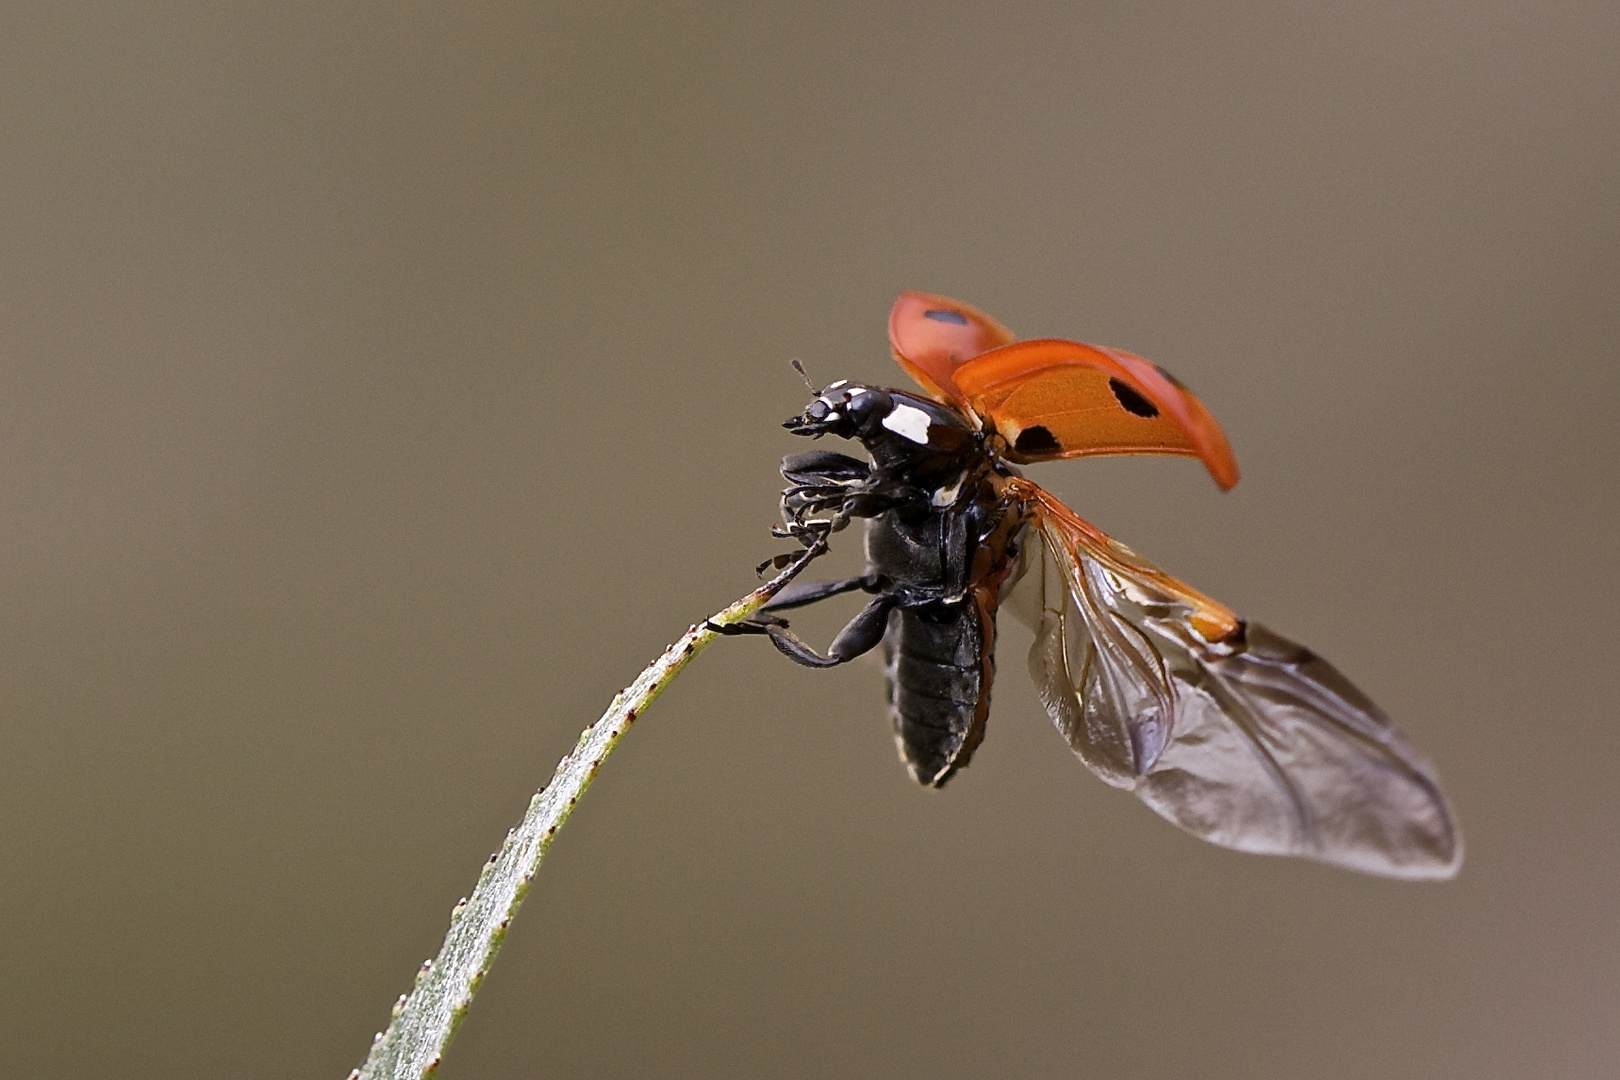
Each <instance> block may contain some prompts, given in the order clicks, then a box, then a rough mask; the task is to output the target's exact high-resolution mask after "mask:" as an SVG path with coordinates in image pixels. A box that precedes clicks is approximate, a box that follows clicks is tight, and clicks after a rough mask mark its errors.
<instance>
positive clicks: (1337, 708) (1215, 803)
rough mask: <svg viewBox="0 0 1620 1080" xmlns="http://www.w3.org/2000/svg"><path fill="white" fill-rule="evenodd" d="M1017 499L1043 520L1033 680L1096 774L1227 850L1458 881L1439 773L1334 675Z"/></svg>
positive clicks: (1036, 522) (1028, 590) (1455, 843)
mask: <svg viewBox="0 0 1620 1080" xmlns="http://www.w3.org/2000/svg"><path fill="white" fill-rule="evenodd" d="M1014 483H1015V484H1017V485H1018V486H1019V488H1020V489H1021V493H1022V494H1025V495H1026V496H1028V497H1029V498H1030V505H1031V508H1032V511H1033V521H1032V525H1031V528H1030V531H1029V534H1028V535H1029V537H1030V538H1031V543H1029V544H1028V546H1027V556H1026V559H1027V571H1026V578H1027V580H1026V581H1025V583H1024V584H1023V585H1021V586H1020V589H1019V593H1022V594H1025V595H1022V596H1019V595H1018V594H1015V597H1016V598H1017V600H1018V601H1021V602H1022V603H1021V605H1019V606H1021V607H1022V609H1023V611H1025V612H1030V613H1032V615H1033V621H1034V623H1035V630H1036V636H1035V645H1034V648H1033V649H1032V650H1031V652H1030V670H1031V672H1032V673H1033V675H1034V676H1035V680H1036V683H1037V685H1038V686H1039V687H1040V692H1041V698H1042V701H1043V702H1044V704H1045V705H1046V709H1047V711H1048V712H1049V713H1050V714H1051V717H1052V719H1053V721H1054V722H1055V723H1056V724H1057V726H1058V729H1059V730H1060V731H1062V732H1063V735H1064V737H1065V738H1066V739H1068V741H1069V745H1070V746H1071V747H1072V748H1073V749H1074V752H1075V753H1076V754H1077V755H1079V757H1080V759H1081V760H1082V761H1084V762H1085V763H1086V765H1087V766H1089V767H1090V768H1091V770H1092V771H1093V772H1095V773H1097V775H1099V776H1101V777H1102V778H1103V779H1104V780H1106V781H1108V782H1109V783H1110V784H1113V785H1114V786H1116V787H1121V788H1125V789H1127V790H1129V791H1132V792H1135V794H1136V795H1137V796H1138V797H1139V798H1141V800H1142V801H1143V802H1145V803H1147V804H1148V805H1149V806H1151V807H1152V808H1153V809H1154V810H1155V811H1157V812H1158V813H1159V814H1160V815H1162V816H1163V817H1165V818H1168V819H1169V820H1170V821H1172V822H1174V823H1175V824H1177V825H1179V826H1181V827H1182V828H1183V829H1186V830H1187V831H1188V832H1190V833H1192V834H1194V835H1195V836H1200V837H1202V838H1204V839H1205V840H1208V841H1210V842H1211V843H1215V844H1220V845H1221V846H1223V847H1229V848H1235V849H1237V850H1239V851H1250V852H1257V853H1261V854H1268V855H1298V856H1303V857H1305V858H1310V859H1317V860H1320V861H1322V862H1327V863H1334V864H1336V865H1339V866H1345V867H1349V868H1351V869H1354V870H1360V871H1363V872H1365V873H1370V874H1380V875H1385V876H1388V877H1397V878H1449V877H1451V876H1453V875H1454V874H1455V873H1456V871H1457V867H1458V865H1459V863H1460V862H1461V858H1462V842H1461V838H1460V836H1459V834H1458V831H1457V827H1456V825H1455V823H1454V820H1453V817H1452V814H1451V812H1450V810H1449V808H1448V807H1447V805H1446V800H1445V796H1444V795H1442V794H1441V791H1440V785H1439V781H1438V780H1437V778H1436V777H1435V774H1434V770H1433V769H1432V768H1431V767H1430V766H1429V764H1428V762H1426V761H1425V760H1424V759H1423V757H1422V756H1421V755H1420V754H1419V753H1418V752H1417V751H1416V750H1415V749H1413V747H1412V745H1411V744H1410V743H1408V742H1407V741H1406V739H1405V738H1404V737H1403V736H1402V735H1401V733H1400V732H1398V731H1396V730H1395V729H1394V728H1393V727H1391V726H1390V723H1389V721H1388V719H1386V718H1385V716H1384V714H1383V713H1382V712H1381V711H1379V709H1378V707H1377V706H1376V705H1374V704H1373V703H1372V702H1371V701H1369V700H1368V699H1367V698H1366V696H1365V695H1363V694H1362V693H1361V692H1360V691H1359V690H1357V689H1356V688H1355V687H1354V686H1353V685H1351V683H1350V682H1349V680H1347V679H1346V678H1345V677H1344V676H1343V675H1341V674H1340V673H1339V672H1338V671H1337V670H1336V669H1335V668H1334V667H1333V666H1332V665H1331V664H1329V663H1328V662H1327V661H1325V660H1323V659H1322V658H1321V657H1319V656H1317V655H1316V654H1315V653H1313V652H1311V651H1310V650H1309V649H1306V648H1304V647H1302V646H1300V645H1296V644H1294V643H1293V642H1291V641H1288V640H1287V639H1285V638H1282V637H1279V636H1278V635H1276V634H1274V633H1272V632H1271V631H1269V630H1267V629H1265V628H1264V627H1262V626H1259V625H1258V624H1256V623H1253V622H1249V623H1245V622H1243V621H1241V620H1239V619H1238V618H1237V617H1236V616H1235V615H1233V613H1232V612H1231V611H1230V610H1229V609H1227V608H1225V607H1223V606H1222V605H1220V604H1218V603H1216V602H1215V601H1213V600H1210V599H1209V598H1207V597H1204V596H1202V595H1201V594H1199V593H1197V592H1196V591H1195V590H1193V589H1191V588H1189V587H1188V586H1186V585H1183V584H1182V583H1181V582H1179V581H1176V580H1175V579H1174V578H1172V577H1170V576H1169V575H1167V574H1165V573H1164V572H1163V571H1160V570H1159V569H1157V568H1156V567H1154V566H1153V565H1152V564H1150V563H1148V562H1147V561H1146V560H1144V559H1142V558H1140V557H1139V556H1137V555H1136V554H1135V553H1133V552H1131V551H1130V550H1129V549H1128V548H1126V547H1124V545H1122V544H1119V543H1117V542H1116V541H1114V540H1112V539H1110V538H1109V537H1107V536H1106V535H1104V534H1103V533H1102V532H1100V531H1099V530H1097V529H1096V528H1094V527H1093V526H1091V525H1089V524H1088V523H1086V522H1085V521H1083V520H1081V519H1080V518H1078V517H1077V516H1075V515H1074V513H1073V512H1071V511H1070V510H1068V509H1067V508H1066V507H1064V506H1063V505H1062V503H1060V502H1058V501H1057V500H1056V499H1054V498H1053V497H1052V496H1051V495H1049V494H1047V493H1046V492H1045V491H1042V490H1041V489H1040V488H1039V487H1037V486H1036V485H1034V484H1032V483H1030V482H1029V481H1024V480H1018V481H1015V482H1014ZM1036 538H1038V540H1039V543H1035V542H1034V541H1035V539H1036ZM1037 560H1038V561H1037Z"/></svg>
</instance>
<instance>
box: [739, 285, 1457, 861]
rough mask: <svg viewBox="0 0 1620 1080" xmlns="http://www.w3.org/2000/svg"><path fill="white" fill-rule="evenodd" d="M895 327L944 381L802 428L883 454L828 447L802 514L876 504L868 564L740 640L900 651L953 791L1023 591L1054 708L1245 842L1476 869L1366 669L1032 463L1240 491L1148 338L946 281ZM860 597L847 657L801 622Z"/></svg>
mask: <svg viewBox="0 0 1620 1080" xmlns="http://www.w3.org/2000/svg"><path fill="white" fill-rule="evenodd" d="M889 341H890V344H891V346H892V348H893V353H894V358H895V359H896V360H897V361H898V362H899V364H900V366H901V367H902V368H904V369H905V370H906V372H907V373H908V374H909V375H910V376H911V377H912V378H913V379H914V380H915V381H916V382H917V383H918V385H919V386H920V387H921V388H922V390H923V391H925V393H924V394H917V393H913V392H909V391H905V390H898V389H893V388H888V387H879V386H868V385H864V384H858V383H849V382H835V383H833V384H831V385H830V386H827V387H826V388H825V389H823V390H820V391H816V390H815V389H814V387H813V386H812V388H811V389H812V393H814V394H815V398H814V400H813V401H811V403H810V404H809V406H808V407H807V408H805V410H804V411H803V412H802V413H800V414H799V415H797V416H795V417H793V418H791V419H789V420H788V421H787V422H786V423H785V425H784V426H785V427H786V428H787V429H788V430H789V431H790V432H792V433H793V434H795V435H801V436H806V437H809V438H820V437H822V436H825V435H832V436H836V437H839V438H843V439H850V440H854V441H855V442H858V443H860V444H861V445H862V446H863V447H864V448H865V450H866V452H867V455H868V458H869V460H865V461H863V460H860V459H858V458H855V457H851V456H849V455H846V454H841V453H836V452H833V451H827V450H814V451H810V452H808V453H800V454H793V455H790V456H789V457H787V458H786V459H784V461H783V463H782V475H783V476H784V477H785V478H786V479H787V481H788V484H789V486H788V487H787V489H786V490H785V491H784V492H783V494H782V502H781V509H782V517H783V523H784V526H783V528H781V529H779V530H777V532H778V535H783V536H794V537H797V538H798V539H799V540H800V541H801V542H802V543H804V544H805V546H807V547H809V546H811V545H812V544H815V543H820V544H821V545H822V546H823V547H824V546H825V540H826V538H827V536H828V535H830V533H832V532H834V531H837V530H838V529H841V528H843V527H844V525H846V524H847V523H848V522H849V521H850V520H852V519H857V518H858V519H861V520H862V521H864V522H865V527H866V569H865V571H864V572H863V573H862V574H861V575H860V576H858V577H852V578H848V579H844V580H838V581H822V582H805V583H793V584H790V585H788V586H787V587H786V588H785V589H784V590H783V591H782V592H780V593H779V594H778V595H777V596H776V597H775V599H774V600H773V601H772V602H771V603H770V604H768V605H767V606H766V609H765V610H764V611H762V612H761V613H760V614H758V615H756V616H755V617H754V618H753V619H752V620H750V621H748V622H745V623H742V624H739V625H737V626H735V627H731V628H727V632H730V633H756V634H763V635H766V636H768V637H769V638H770V640H771V641H772V642H773V643H774V644H775V645H776V647H777V648H778V649H780V650H781V651H782V652H783V653H785V654H786V655H787V656H788V657H789V658H791V659H792V660H794V661H797V662H798V663H800V664H804V665H807V666H810V667H816V668H823V667H834V666H836V665H839V664H844V663H847V662H849V661H850V660H853V659H855V658H856V657H857V656H861V655H862V654H864V653H867V652H870V651H871V650H873V649H879V648H881V651H882V657H883V670H884V677H885V681H886V683H887V687H888V712H889V718H890V720H891V722H892V723H893V725H894V732H895V739H896V741H897V743H898V745H899V750H900V756H901V759H902V760H903V761H904V763H905V765H906V767H907V768H908V769H909V770H910V772H911V775H912V776H913V777H914V778H916V780H917V781H919V782H920V783H922V784H924V785H927V786H929V787H936V788H937V787H940V786H942V785H943V784H945V782H946V781H948V780H949V779H950V778H951V777H952V776H953V775H954V774H955V773H956V772H957V770H959V769H961V768H963V767H964V766H966V765H967V764H968V762H969V760H970V759H971V757H972V755H973V752H974V750H975V748H976V747H977V746H978V745H979V742H980V740H981V739H982V738H983V737H984V730H985V721H986V719H987V718H988V715H989V711H990V690H991V685H992V683H993V681H994V677H995V641H996V615H997V613H998V611H999V609H1000V607H1001V605H1002V602H1003V600H1004V599H1008V597H1009V591H1010V590H1013V587H1014V586H1015V585H1017V590H1016V592H1014V593H1013V595H1012V596H1011V598H1010V600H1009V608H1010V609H1011V610H1013V611H1014V613H1015V614H1021V615H1022V616H1023V617H1024V619H1025V621H1027V622H1028V623H1029V624H1030V625H1031V626H1032V627H1033V629H1034V631H1035V643H1034V646H1033V648H1032V649H1031V652H1030V658H1029V666H1030V671H1031V673H1032V674H1033V675H1034V678H1035V680H1036V682H1037V684H1038V686H1039V690H1040V696H1041V700H1042V702H1043V704H1044V705H1045V708H1046V711H1047V712H1048V713H1049V714H1050V716H1051V718H1052V721H1053V722H1054V723H1055V724H1056V725H1057V727H1058V730H1059V731H1060V732H1062V734H1063V736H1064V738H1065V739H1067V741H1068V743H1069V745H1070V747H1071V748H1072V749H1073V750H1074V752H1075V754H1076V755H1078V756H1079V758H1080V760H1081V761H1082V762H1084V763H1085V765H1086V766H1087V767H1089V768H1090V769H1091V770H1092V771H1093V772H1094V773H1096V774H1097V775H1098V776H1100V777H1101V778H1102V779H1103V780H1105V781H1106V782H1107V783H1109V784H1112V785H1114V786H1115V787H1120V788H1124V789H1126V790H1128V791H1131V792H1133V793H1134V794H1135V795H1136V796H1137V797H1138V798H1140V799H1141V800H1142V801H1143V802H1145V803H1147V805H1148V806H1150V807H1152V808H1153V810H1155V811H1156V812H1157V813H1159V814H1160V815H1162V816H1163V817H1165V818H1167V819H1168V820H1170V821H1171V822H1173V823H1174V824H1176V825H1178V826H1180V827H1181V828H1183V829H1185V830H1187V831H1188V832H1190V833H1192V834H1193V835H1195V836H1199V837H1202V838H1203V839H1205V840H1207V841H1210V842H1212V843H1215V844H1219V845H1221V846H1223V847H1228V848H1234V849H1237V850H1240V851H1249V852H1256V853H1263V854H1273V855H1295V856H1302V857H1305V858H1310V859H1316V860H1320V861H1322V862H1327V863H1332V864H1336V865H1339V866H1343V867H1348V868H1350V869H1354V870H1359V871H1363V872H1366V873H1371V874H1379V875H1384V876H1388V877H1397V878H1449V877H1451V876H1453V875H1454V874H1455V873H1456V871H1457V869H1458V866H1459V864H1460V862H1461V858H1462V842H1461V837H1460V835H1459V833H1458V830H1457V826H1456V824H1455V819H1454V816H1453V814H1452V813H1451V811H1450V809H1449V808H1448V807H1447V804H1446V799H1445V796H1444V795H1443V794H1442V792H1441V790H1440V785H1439V781H1438V779H1437V777H1436V775H1435V773H1434V770H1433V769H1432V768H1431V767H1430V765H1429V764H1428V762H1427V761H1425V760H1424V758H1423V757H1422V756H1421V755H1420V754H1419V753H1418V752H1417V751H1416V750H1415V749H1414V748H1413V747H1412V746H1411V744H1410V743H1408V742H1407V740H1406V739H1405V738H1404V737H1403V736H1402V735H1401V734H1400V732H1398V731H1397V730H1395V728H1393V727H1392V726H1391V725H1390V723H1389V721H1388V720H1387V719H1386V718H1385V716H1384V714H1383V713H1382V712H1381V711H1380V710H1379V709H1378V707H1377V706H1376V705H1374V704H1373V703H1372V702H1371V701H1369V700H1368V699H1367V697H1366V696H1365V695H1364V694H1362V693H1361V692H1360V691H1359V690H1357V689H1356V688H1355V687H1354V686H1353V685H1352V684H1351V683H1350V682H1349V680H1347V679H1346V678H1345V677H1344V676H1343V675H1341V674H1340V673H1339V672H1338V670H1337V669H1335V668H1334V667H1333V666H1332V665H1331V664H1329V663H1328V662H1327V661H1325V660H1323V659H1322V658H1321V657H1319V656H1317V655H1316V654H1315V653H1313V652H1311V651H1310V650H1309V649H1306V648H1304V647H1302V646H1300V645H1296V644H1294V643H1293V642H1291V641H1289V640H1287V639H1286V638H1284V637H1282V636H1280V635H1278V634H1275V633H1273V632H1272V631H1270V630H1267V629H1266V628H1265V627H1263V626H1261V625H1259V624H1258V623H1255V622H1253V621H1249V620H1245V619H1241V618H1239V617H1238V616H1237V615H1236V614H1234V613H1233V611H1232V610H1231V609H1230V608H1228V607H1226V606H1225V605H1223V604H1221V603H1219V602H1217V601H1215V600H1212V599H1210V598H1209V597H1207V596H1205V595H1203V594H1202V593H1200V592H1198V591H1197V590H1195V589H1193V588H1192V587H1191V586H1189V585H1186V584H1184V583H1182V582H1181V581H1178V580H1177V579H1175V578H1174V577H1171V576H1170V575H1168V574H1166V573H1165V572H1164V571H1162V570H1160V569H1158V568H1157V567H1156V566H1154V565H1153V564H1151V563H1149V562H1148V561H1146V560H1145V559H1143V558H1142V557H1141V556H1139V555H1137V554H1136V553H1135V552H1133V551H1132V550H1131V549H1129V548H1127V547H1125V546H1124V545H1123V544H1120V543H1118V542H1117V541H1115V540H1113V539H1112V538H1110V537H1108V536H1107V535H1105V534H1104V533H1103V532H1101V531H1100V530H1099V529H1097V528H1096V527H1094V526H1092V525H1091V524H1089V523H1088V522H1086V521H1085V520H1083V519H1082V518H1080V517H1079V516H1078V515H1076V514H1075V513H1074V512H1073V511H1072V510H1070V509H1069V508H1068V507H1066V506H1064V505H1063V504H1062V503H1061V502H1060V501H1059V500H1058V499H1057V498H1055V497H1054V496H1053V495H1051V494H1050V493H1049V492H1047V491H1045V490H1044V489H1042V488H1041V487H1040V486H1039V485H1037V484H1035V483H1034V482H1032V481H1030V480H1029V479H1027V478H1026V477H1025V476H1024V475H1023V473H1022V472H1021V471H1020V469H1019V466H1021V465H1029V464H1034V463H1038V462H1045V461H1054V460H1057V459H1060V458H1073V457H1083V456H1087V455H1092V454H1180V455H1188V456H1192V457H1196V458H1197V459H1199V460H1200V461H1201V462H1203V464H1204V465H1205V467H1206V468H1207V469H1208V470H1209V473H1210V475H1211V476H1212V477H1213V478H1214V481H1215V483H1216V484H1217V485H1218V486H1219V487H1220V488H1221V489H1222V490H1226V489H1229V488H1231V487H1232V486H1233V485H1234V484H1236V483H1237V480H1238V467H1237V462H1236V460H1235V459H1234V458H1233V456H1232V450H1231V447H1230V446H1229V445H1228V443H1227V439H1226V435H1225V434H1224V433H1223V432H1222V430H1221V427H1220V425H1219V424H1218V423H1216V421H1215V418H1214V417H1213V416H1212V415H1211V414H1210V412H1209V410H1208V409H1206V408H1205V407H1204V405H1203V404H1202V403H1201V402H1200V401H1199V400H1198V399H1197V398H1196V397H1195V396H1193V394H1192V392H1191V391H1189V390H1188V389H1187V388H1186V387H1185V386H1183V385H1182V384H1181V383H1180V382H1179V381H1177V380H1176V379H1175V378H1174V377H1173V376H1172V375H1170V374H1169V373H1168V372H1166V371H1165V370H1164V369H1162V368H1160V367H1158V366H1157V365H1156V364H1154V363H1152V362H1151V361H1148V360H1145V359H1143V358H1142V357H1140V356H1136V355H1134V354H1132V353H1128V352H1125V351H1123V350H1119V349H1110V348H1104V347H1102V346H1097V345H1084V344H1081V343H1079V342H1074V341H1062V340H1058V339H1053V338H1043V339H1038V340H1031V341H1016V340H1015V339H1014V337H1013V335H1012V334H1011V333H1010V332H1009V331H1008V330H1007V329H1006V328H1005V327H1003V326H1002V325H1001V324H1000V323H998V322H996V321H995V320H994V319H991V318H990V317H989V316H987V315H985V314H984V313H982V312H980V311H978V310H977V309H975V308H973V307H971V306H969V305H967V304H964V303H961V302H960V301H956V300H951V299H948V298H946V297H943V296H933V295H929V294H927V293H918V292H906V293H903V294H902V295H901V297H900V299H899V300H898V301H897V302H896V303H895V305H894V308H893V310H892V312H891V313H890V316H889ZM801 373H802V369H801ZM806 381H807V382H808V380H806ZM787 558H788V557H787V556H783V557H782V558H781V559H779V560H777V564H778V565H783V564H784V563H785V561H786V559H787ZM852 592H861V593H866V594H869V595H870V597H871V598H870V599H869V600H868V601H867V603H866V605H865V607H864V608H863V609H862V610H861V611H860V613H859V614H857V615H856V616H855V617H854V618H853V619H851V620H850V621H849V623H848V625H846V626H845V627H844V628H843V630H842V631H841V632H840V633H839V634H838V635H837V636H836V637H835V638H834V640H833V642H832V644H831V646H830V647H829V648H828V650H827V652H826V653H825V654H822V653H818V652H816V651H815V650H814V649H813V648H811V647H810V646H809V645H807V644H806V643H805V642H803V641H802V640H800V639H799V638H798V637H797V636H795V635H794V634H793V633H792V631H791V629H790V628H789V625H788V622H787V620H785V619H783V618H782V617H781V616H779V615H777V614H775V612H779V611H784V610H788V609H792V608H796V607H801V606H803V605H806V604H813V603H817V602H819V601H822V600H825V599H828V598H829V597H833V596H837V595H840V594H843V593H852Z"/></svg>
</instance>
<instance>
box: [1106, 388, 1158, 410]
mask: <svg viewBox="0 0 1620 1080" xmlns="http://www.w3.org/2000/svg"><path fill="white" fill-rule="evenodd" d="M1108 389H1110V390H1112V391H1113V392H1114V398H1115V399H1116V400H1117V401H1118V402H1119V403H1120V405H1122V406H1124V408H1125V411H1126V412H1128V413H1130V414H1131V415H1132V416H1140V417H1142V419H1144V420H1151V419H1153V418H1154V417H1155V416H1158V415H1159V407H1158V406H1157V405H1155V404H1153V402H1151V401H1149V400H1148V399H1147V398H1145V397H1143V396H1142V395H1141V394H1139V393H1137V392H1136V389H1135V388H1134V387H1132V386H1131V385H1129V384H1128V383H1123V382H1120V381H1119V380H1118V379H1109V380H1108Z"/></svg>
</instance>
